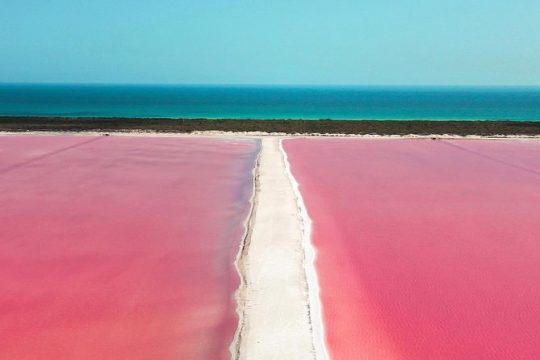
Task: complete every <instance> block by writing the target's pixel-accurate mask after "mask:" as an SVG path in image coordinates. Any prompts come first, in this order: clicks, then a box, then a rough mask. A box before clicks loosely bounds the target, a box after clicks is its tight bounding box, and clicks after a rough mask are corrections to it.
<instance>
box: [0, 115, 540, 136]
mask: <svg viewBox="0 0 540 360" xmlns="http://www.w3.org/2000/svg"><path fill="white" fill-rule="evenodd" d="M0 131H4V132H25V131H83V132H84V131H98V132H115V131H155V132H171V133H191V132H195V131H224V132H266V133H285V134H349V135H370V134H372V135H432V134H433V135H463V136H465V135H480V136H497V135H504V136H508V135H517V136H539V135H540V122H529V121H527V122H525V121H523V122H521V121H439V120H437V121H434V120H243V119H242V120H240V119H220V120H215V119H172V118H167V119H164V118H112V117H110V118H106V117H99V118H98V117H96V118H86V117H85V118H71V117H34V116H4V117H0Z"/></svg>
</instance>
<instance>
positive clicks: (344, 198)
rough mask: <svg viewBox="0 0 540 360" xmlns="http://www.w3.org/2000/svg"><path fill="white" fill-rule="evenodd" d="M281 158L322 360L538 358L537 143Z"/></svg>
mask: <svg viewBox="0 0 540 360" xmlns="http://www.w3.org/2000/svg"><path fill="white" fill-rule="evenodd" d="M284 148H285V151H286V152H287V155H288V159H289V162H290V166H291V169H292V173H293V175H294V176H295V178H296V180H297V181H298V182H299V184H300V191H301V193H302V196H303V199H304V202H305V205H306V207H307V211H308V213H309V215H310V217H311V219H312V221H313V232H312V241H313V243H314V246H315V248H316V249H317V259H316V268H317V271H318V274H319V282H320V289H321V290H320V294H321V300H322V309H323V319H324V324H325V334H326V343H327V347H328V351H329V353H330V356H331V358H332V359H336V360H345V359H389V360H391V359H471V360H472V359H474V360H478V359H523V360H526V359H538V358H540V337H539V336H538V335H539V334H540V271H538V269H539V265H540V141H538V140H518V139H514V140H457V139H448V140H435V141H434V140H411V139H400V140H398V139H392V140H389V139H376V140H375V139H372V140H369V139H309V138H306V139H289V140H285V141H284Z"/></svg>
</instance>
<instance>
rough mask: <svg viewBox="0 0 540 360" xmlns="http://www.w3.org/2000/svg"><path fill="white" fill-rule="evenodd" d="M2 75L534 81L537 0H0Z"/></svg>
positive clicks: (539, 65)
mask: <svg viewBox="0 0 540 360" xmlns="http://www.w3.org/2000/svg"><path fill="white" fill-rule="evenodd" d="M0 82H79V83H80V82H105V83H219V84H230V83H235V84H239V83H240V84H242V83H244V84H245V83H250V84H355V85H389V84H394V85H460V84H469V85H540V1H539V0H516V1H509V0H444V1H443V0H363V1H362V0H189V1H188V0H129V1H128V0H2V5H1V9H0Z"/></svg>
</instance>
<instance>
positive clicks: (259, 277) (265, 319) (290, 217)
mask: <svg viewBox="0 0 540 360" xmlns="http://www.w3.org/2000/svg"><path fill="white" fill-rule="evenodd" d="M257 173H258V186H257V188H258V189H257V194H256V196H255V204H254V212H253V215H252V219H251V229H250V234H249V236H248V239H247V240H246V244H245V247H244V250H243V253H242V256H241V257H240V259H239V268H240V270H241V271H242V275H243V278H244V281H245V283H244V284H243V289H241V291H240V292H239V294H240V298H239V308H240V309H243V311H242V316H241V324H240V330H239V334H238V336H237V341H238V343H237V344H236V346H235V349H236V351H237V353H236V357H237V359H257V360H265V359H268V360H270V359H287V360H294V359H317V360H319V359H323V357H321V354H320V353H321V351H320V349H321V346H322V344H315V342H314V336H313V335H314V333H313V331H312V330H313V326H312V319H311V318H310V296H309V291H308V279H307V277H306V270H305V268H304V265H305V253H304V243H303V241H304V238H303V232H302V229H303V224H302V217H301V214H300V213H299V211H298V203H297V198H296V194H295V191H294V189H293V186H292V184H291V181H290V178H289V176H288V172H287V167H286V165H285V161H284V157H283V153H282V152H281V149H280V141H279V139H278V138H275V137H268V138H264V139H262V148H261V154H260V157H259V166H258V172H257ZM307 265H308V266H309V265H310V264H307ZM311 265H312V264H311ZM318 326H319V325H318ZM322 356H324V355H322Z"/></svg>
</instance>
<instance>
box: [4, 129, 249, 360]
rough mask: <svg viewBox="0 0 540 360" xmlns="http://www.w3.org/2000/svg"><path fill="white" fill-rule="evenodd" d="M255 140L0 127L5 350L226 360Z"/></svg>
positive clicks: (19, 354)
mask: <svg viewBox="0 0 540 360" xmlns="http://www.w3.org/2000/svg"><path fill="white" fill-rule="evenodd" d="M258 150H259V142H258V141H257V140H253V139H251V140H250V139H235V138H227V137H221V138H219V139H218V138H213V139H208V138H206V139H205V138H187V137H184V138H154V137H136V138H134V137H112V136H111V137H104V136H20V135H10V136H0V359H17V360H23V359H56V360H60V359H208V360H214V359H229V358H230V357H231V353H230V350H229V347H230V345H231V342H232V341H233V337H234V334H235V332H236V329H237V326H238V320H237V319H238V318H237V313H236V302H235V298H234V293H235V291H236V290H237V288H238V286H239V277H238V273H237V270H236V268H235V264H234V261H235V259H236V256H237V253H238V248H239V246H240V244H241V240H242V237H243V236H244V233H245V227H244V225H245V224H244V222H245V219H246V218H247V216H248V214H249V210H250V207H251V206H250V199H251V196H252V189H253V177H252V171H253V169H254V167H255V160H256V156H257V153H258Z"/></svg>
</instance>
